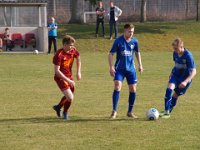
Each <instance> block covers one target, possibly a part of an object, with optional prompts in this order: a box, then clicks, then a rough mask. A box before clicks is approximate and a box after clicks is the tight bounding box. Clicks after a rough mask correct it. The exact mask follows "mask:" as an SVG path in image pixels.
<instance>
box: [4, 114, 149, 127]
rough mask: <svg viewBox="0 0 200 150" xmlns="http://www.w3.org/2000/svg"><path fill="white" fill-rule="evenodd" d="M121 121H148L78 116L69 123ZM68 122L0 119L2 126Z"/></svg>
mask: <svg viewBox="0 0 200 150" xmlns="http://www.w3.org/2000/svg"><path fill="white" fill-rule="evenodd" d="M121 121H126V122H127V121H147V120H146V119H145V118H138V119H134V120H133V119H129V118H117V119H110V118H109V117H98V118H97V117H91V118H80V117H77V116H71V117H70V119H69V120H68V121H67V123H89V122H121ZM63 122H66V121H64V120H63V119H61V118H56V117H50V116H47V117H45V116H44V117H32V118H13V119H12V118H11V119H0V125H18V124H40V123H41V124H43V123H63Z"/></svg>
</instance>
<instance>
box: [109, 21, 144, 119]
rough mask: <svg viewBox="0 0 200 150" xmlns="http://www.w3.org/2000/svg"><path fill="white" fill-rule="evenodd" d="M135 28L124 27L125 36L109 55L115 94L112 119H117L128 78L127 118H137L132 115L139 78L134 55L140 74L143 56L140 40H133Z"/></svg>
mask: <svg viewBox="0 0 200 150" xmlns="http://www.w3.org/2000/svg"><path fill="white" fill-rule="evenodd" d="M133 33H134V26H133V25H132V24H126V25H125V26H124V34H123V35H122V36H120V37H119V38H117V39H116V40H115V42H114V44H113V47H112V49H111V50H110V54H109V67H110V75H111V76H112V77H114V92H113V96H112V102H113V110H112V114H111V118H112V119H115V118H116V116H117V104H118V100H119V97H120V91H121V87H122V81H123V80H124V78H126V80H127V83H128V86H129V92H130V93H129V99H128V102H129V106H128V112H127V116H128V117H132V118H137V116H135V115H134V114H133V113H132V110H133V106H134V102H135V99H136V86H137V77H136V69H135V65H134V54H135V56H136V59H137V62H138V64H139V72H141V73H142V72H143V67H142V61H141V55H140V52H139V48H138V40H137V39H136V38H133ZM115 53H116V54H117V56H116V63H115V66H114V65H113V55H114V54H115Z"/></svg>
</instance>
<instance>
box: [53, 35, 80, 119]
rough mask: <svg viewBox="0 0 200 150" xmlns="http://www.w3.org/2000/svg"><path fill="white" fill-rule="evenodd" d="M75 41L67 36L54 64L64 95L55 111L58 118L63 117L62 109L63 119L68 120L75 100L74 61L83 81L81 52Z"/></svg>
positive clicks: (57, 79)
mask: <svg viewBox="0 0 200 150" xmlns="http://www.w3.org/2000/svg"><path fill="white" fill-rule="evenodd" d="M74 43H75V39H74V38H73V37H71V36H68V35H66V36H65V37H64V38H63V40H62V44H63V48H62V49H60V50H58V51H57V53H56V54H55V56H54V58H53V64H54V68H55V76H54V80H55V81H56V83H57V85H58V87H59V88H60V90H61V91H62V93H63V94H64V96H63V97H62V99H61V101H60V103H59V104H58V105H55V106H54V107H53V109H54V110H55V111H56V114H57V116H58V117H60V116H61V114H60V112H61V108H62V107H64V110H63V118H64V119H65V120H67V119H68V109H69V107H70V106H71V103H72V101H73V99H74V94H73V93H74V87H75V82H74V81H73V78H72V65H73V62H74V59H76V67H77V73H76V77H77V80H80V79H81V59H80V55H79V52H78V51H77V50H76V48H75V47H74Z"/></svg>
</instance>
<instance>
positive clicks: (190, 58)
mask: <svg viewBox="0 0 200 150" xmlns="http://www.w3.org/2000/svg"><path fill="white" fill-rule="evenodd" d="M186 63H187V67H188V69H189V70H190V71H191V70H192V69H194V68H196V64H195V62H194V58H193V56H192V54H188V56H187V62H186Z"/></svg>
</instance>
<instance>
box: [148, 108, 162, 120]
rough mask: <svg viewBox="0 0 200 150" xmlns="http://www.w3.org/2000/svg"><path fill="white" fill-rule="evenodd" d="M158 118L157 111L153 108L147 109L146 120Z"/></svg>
mask: <svg viewBox="0 0 200 150" xmlns="http://www.w3.org/2000/svg"><path fill="white" fill-rule="evenodd" d="M158 118H159V112H158V110H157V109H155V108H150V109H149V110H148V111H147V119H148V120H157V119H158Z"/></svg>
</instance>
